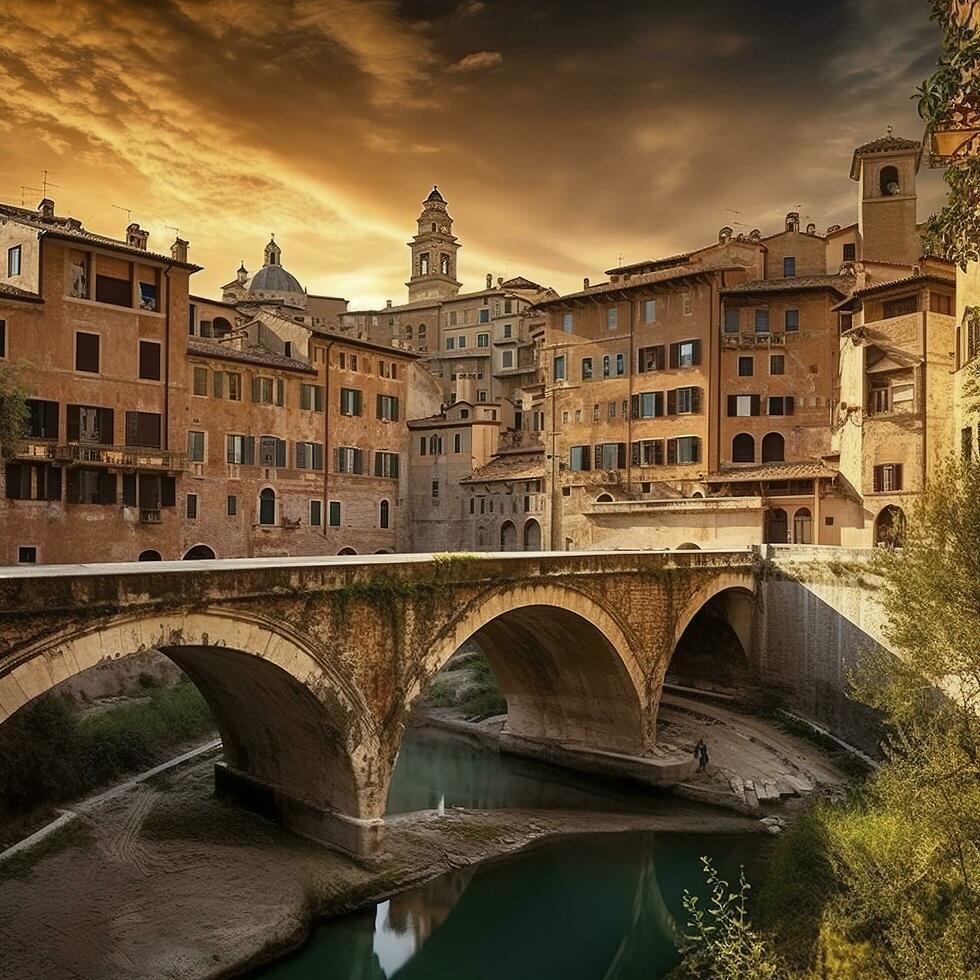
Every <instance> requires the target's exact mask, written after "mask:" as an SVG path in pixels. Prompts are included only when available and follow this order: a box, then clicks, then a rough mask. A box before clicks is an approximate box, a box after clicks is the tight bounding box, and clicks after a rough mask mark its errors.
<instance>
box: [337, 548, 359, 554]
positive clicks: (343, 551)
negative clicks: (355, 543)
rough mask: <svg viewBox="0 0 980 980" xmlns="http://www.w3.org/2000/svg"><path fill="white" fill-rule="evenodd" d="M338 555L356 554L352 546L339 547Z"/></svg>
mask: <svg viewBox="0 0 980 980" xmlns="http://www.w3.org/2000/svg"><path fill="white" fill-rule="evenodd" d="M337 554H338V555H356V554H357V551H356V550H355V549H354V548H341V549H340V551H338V552H337Z"/></svg>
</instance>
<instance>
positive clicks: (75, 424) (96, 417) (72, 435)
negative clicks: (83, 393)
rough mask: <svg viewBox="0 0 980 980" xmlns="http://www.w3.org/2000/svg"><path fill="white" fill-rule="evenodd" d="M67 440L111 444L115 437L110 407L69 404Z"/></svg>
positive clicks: (113, 419) (89, 443)
mask: <svg viewBox="0 0 980 980" xmlns="http://www.w3.org/2000/svg"><path fill="white" fill-rule="evenodd" d="M67 416H68V441H69V442H80V443H84V444H86V445H103V446H111V445H112V442H113V439H114V438H115V416H114V413H113V411H112V409H111V408H96V407H95V406H93V405H69V406H68V409H67Z"/></svg>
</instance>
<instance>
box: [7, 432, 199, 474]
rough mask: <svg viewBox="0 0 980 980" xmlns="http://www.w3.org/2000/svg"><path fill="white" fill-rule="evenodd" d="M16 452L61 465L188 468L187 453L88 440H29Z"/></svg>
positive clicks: (149, 468)
mask: <svg viewBox="0 0 980 980" xmlns="http://www.w3.org/2000/svg"><path fill="white" fill-rule="evenodd" d="M16 455H17V456H18V457H19V458H21V459H24V458H27V459H46V460H50V461H51V462H53V463H56V464H58V465H61V466H72V465H81V466H110V467H112V468H113V469H118V470H157V471H160V472H164V473H177V472H180V471H182V470H184V469H186V468H187V456H186V454H184V453H172V452H170V451H168V450H166V449H145V448H140V447H133V446H103V445H99V444H96V443H84V442H70V443H56V442H48V441H43V440H37V439H27V440H25V441H24V442H22V443H21V444H20V446H19V447H18V449H17V453H16Z"/></svg>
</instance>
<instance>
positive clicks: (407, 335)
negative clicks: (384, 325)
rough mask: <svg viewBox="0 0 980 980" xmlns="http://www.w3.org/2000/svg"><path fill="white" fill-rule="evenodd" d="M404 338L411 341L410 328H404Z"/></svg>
mask: <svg viewBox="0 0 980 980" xmlns="http://www.w3.org/2000/svg"><path fill="white" fill-rule="evenodd" d="M405 338H406V339H407V340H411V339H412V328H411V327H405Z"/></svg>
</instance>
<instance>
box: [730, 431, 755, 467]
mask: <svg viewBox="0 0 980 980" xmlns="http://www.w3.org/2000/svg"><path fill="white" fill-rule="evenodd" d="M732 462H733V463H754V462H755V436H753V435H752V433H751V432H739V433H738V435H736V436H735V437H734V438H733V439H732Z"/></svg>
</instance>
